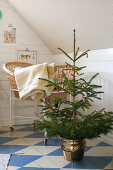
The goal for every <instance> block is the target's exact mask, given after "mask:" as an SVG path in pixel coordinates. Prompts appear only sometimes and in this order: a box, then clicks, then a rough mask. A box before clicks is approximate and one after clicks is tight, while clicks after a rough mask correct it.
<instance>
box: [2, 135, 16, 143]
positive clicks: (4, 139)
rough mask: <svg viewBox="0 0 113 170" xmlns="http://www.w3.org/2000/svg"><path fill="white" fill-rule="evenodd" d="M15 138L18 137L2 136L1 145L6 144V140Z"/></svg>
mask: <svg viewBox="0 0 113 170" xmlns="http://www.w3.org/2000/svg"><path fill="white" fill-rule="evenodd" d="M15 139H17V138H15V137H0V145H1V144H4V143H6V142H10V141H13V140H15Z"/></svg>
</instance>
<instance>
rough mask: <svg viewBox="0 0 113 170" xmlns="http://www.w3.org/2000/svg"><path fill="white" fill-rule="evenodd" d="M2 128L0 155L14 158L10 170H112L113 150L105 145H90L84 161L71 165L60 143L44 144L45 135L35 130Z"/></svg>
mask: <svg viewBox="0 0 113 170" xmlns="http://www.w3.org/2000/svg"><path fill="white" fill-rule="evenodd" d="M14 128H15V131H14V132H10V131H9V128H8V127H0V153H1V154H7V153H8V154H9V153H10V154H12V156H11V159H10V162H9V166H8V170H16V169H19V170H35V169H37V170H74V169H75V170H80V169H85V170H89V169H90V170H103V169H106V170H113V147H112V146H111V145H109V144H107V143H104V142H102V141H100V140H99V139H98V140H93V141H90V140H88V141H87V147H86V151H85V156H84V159H83V160H81V161H79V162H68V161H66V160H65V159H64V157H63V155H62V151H61V149H60V147H59V143H60V141H59V140H58V139H48V143H47V146H44V143H43V137H44V136H43V133H41V132H35V131H33V126H32V125H29V126H15V127H14Z"/></svg>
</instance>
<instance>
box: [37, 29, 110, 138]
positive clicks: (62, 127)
mask: <svg viewBox="0 0 113 170" xmlns="http://www.w3.org/2000/svg"><path fill="white" fill-rule="evenodd" d="M75 44H76V39H75V30H74V52H73V58H72V57H71V56H69V55H68V54H67V53H66V52H65V51H64V50H62V49H61V48H58V49H59V50H60V51H61V52H62V53H63V54H65V55H66V56H67V57H68V58H69V59H70V61H71V62H72V64H70V62H69V63H68V62H66V68H64V69H62V81H61V82H57V81H56V80H55V79H54V80H53V81H49V80H45V79H44V80H45V81H48V84H47V85H46V86H54V87H55V88H56V87H58V89H59V91H64V93H66V94H68V95H70V96H71V99H72V100H69V99H68V98H67V99H63V98H58V97H56V98H54V100H53V101H52V102H48V103H45V105H41V107H42V111H41V114H42V117H43V119H42V121H37V120H36V121H35V126H36V128H38V129H39V130H43V129H46V131H47V135H48V137H54V136H55V137H56V136H58V137H61V138H65V139H72V140H84V139H93V138H96V137H100V136H101V135H102V134H105V135H106V134H107V133H108V132H110V131H111V130H112V129H113V112H106V111H105V109H101V110H98V111H97V110H94V111H93V112H91V113H89V114H86V113H85V110H86V109H87V110H88V109H89V108H90V107H91V106H92V102H93V99H94V98H96V99H100V98H99V97H98V94H100V93H103V92H102V91H100V90H99V89H100V88H101V86H99V85H96V84H93V80H94V79H95V78H96V76H98V73H97V74H95V75H94V76H93V77H91V78H90V80H88V81H86V80H85V79H84V78H83V76H82V75H83V74H84V73H82V70H83V69H85V66H84V67H78V66H77V65H76V62H77V61H78V60H79V59H80V58H82V57H83V56H86V55H88V51H89V50H87V51H85V52H83V53H82V54H80V55H78V53H79V48H77V49H76V45H75ZM67 69H68V70H70V71H71V79H69V78H68V77H67V75H66V71H67ZM78 95H79V99H78ZM80 96H81V97H80ZM62 105H63V107H62ZM81 110H82V111H81ZM45 117H46V118H45Z"/></svg>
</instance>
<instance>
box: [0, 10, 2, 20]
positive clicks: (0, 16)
mask: <svg viewBox="0 0 113 170" xmlns="http://www.w3.org/2000/svg"><path fill="white" fill-rule="evenodd" d="M1 18H2V11H1V10H0V19H1Z"/></svg>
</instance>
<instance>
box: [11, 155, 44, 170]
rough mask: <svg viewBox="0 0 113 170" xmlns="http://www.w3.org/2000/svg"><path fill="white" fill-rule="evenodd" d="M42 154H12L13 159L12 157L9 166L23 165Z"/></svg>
mask: <svg viewBox="0 0 113 170" xmlns="http://www.w3.org/2000/svg"><path fill="white" fill-rule="evenodd" d="M41 157H42V156H40V155H38V156H37V155H36V156H34V155H30V157H29V155H12V156H11V159H10V162H9V166H19V167H22V166H25V165H27V164H29V163H31V162H33V161H35V160H37V159H39V158H41Z"/></svg>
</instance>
